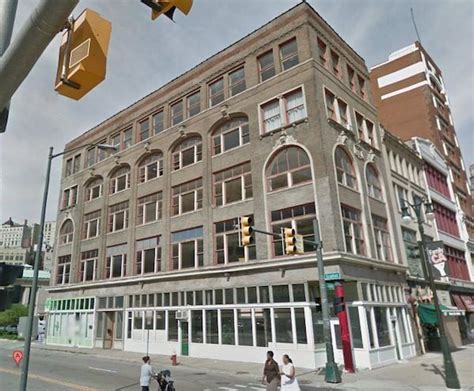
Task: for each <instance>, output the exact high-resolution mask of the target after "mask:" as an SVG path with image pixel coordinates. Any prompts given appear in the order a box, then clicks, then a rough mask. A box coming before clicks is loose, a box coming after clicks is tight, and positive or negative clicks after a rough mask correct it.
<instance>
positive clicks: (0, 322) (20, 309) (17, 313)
mask: <svg viewBox="0 0 474 391" xmlns="http://www.w3.org/2000/svg"><path fill="white" fill-rule="evenodd" d="M27 315H28V308H27V307H26V306H24V305H23V304H13V305H12V306H11V307H10V308H9V309H7V310H6V311H2V312H0V326H12V325H17V324H18V319H19V318H20V317H22V316H27Z"/></svg>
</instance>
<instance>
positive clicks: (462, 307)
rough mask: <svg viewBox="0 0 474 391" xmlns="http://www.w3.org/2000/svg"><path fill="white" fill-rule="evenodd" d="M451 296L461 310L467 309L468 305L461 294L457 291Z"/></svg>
mask: <svg viewBox="0 0 474 391" xmlns="http://www.w3.org/2000/svg"><path fill="white" fill-rule="evenodd" d="M451 298H452V299H453V301H454V304H455V305H456V307H458V308H459V309H460V310H465V309H466V306H465V305H464V303H463V301H462V299H461V296H459V295H457V294H455V293H451Z"/></svg>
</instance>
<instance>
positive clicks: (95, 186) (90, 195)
mask: <svg viewBox="0 0 474 391" xmlns="http://www.w3.org/2000/svg"><path fill="white" fill-rule="evenodd" d="M101 196H102V181H101V180H100V179H99V180H98V181H97V182H96V181H94V182H92V183H90V184H89V186H88V187H87V189H86V200H87V201H92V200H95V199H96V198H99V197H101Z"/></svg>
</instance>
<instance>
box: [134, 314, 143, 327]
mask: <svg viewBox="0 0 474 391" xmlns="http://www.w3.org/2000/svg"><path fill="white" fill-rule="evenodd" d="M133 329H134V330H142V329H143V312H142V311H135V312H134V315H133Z"/></svg>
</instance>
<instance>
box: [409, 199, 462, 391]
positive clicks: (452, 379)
mask: <svg viewBox="0 0 474 391" xmlns="http://www.w3.org/2000/svg"><path fill="white" fill-rule="evenodd" d="M423 206H424V209H425V216H426V219H427V220H429V221H432V220H433V219H434V218H435V215H434V211H433V204H432V203H431V202H428V201H426V200H425V199H421V198H418V199H416V200H415V202H414V203H413V204H410V203H409V202H408V201H404V205H403V207H402V220H403V222H405V223H409V222H411V220H412V218H411V216H410V211H409V208H411V209H413V211H414V212H415V215H416V222H417V224H418V232H419V233H420V238H421V257H422V262H423V265H424V269H425V271H426V272H427V274H428V281H429V283H430V288H431V291H432V292H433V300H434V307H435V311H436V315H437V317H438V319H439V327H438V329H439V341H440V345H441V351H442V352H443V361H444V370H445V383H446V387H447V388H449V389H455V390H457V389H460V388H461V386H460V384H459V378H458V374H457V372H456V367H455V365H454V361H453V358H452V356H451V351H450V349H449V345H448V339H447V338H446V330H445V327H444V321H443V314H442V312H441V307H440V304H439V300H438V293H437V291H436V285H435V282H434V278H433V271H432V269H431V265H430V264H429V262H428V259H427V256H426V240H425V230H424V227H423V222H424V221H423V215H422V210H423Z"/></svg>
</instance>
